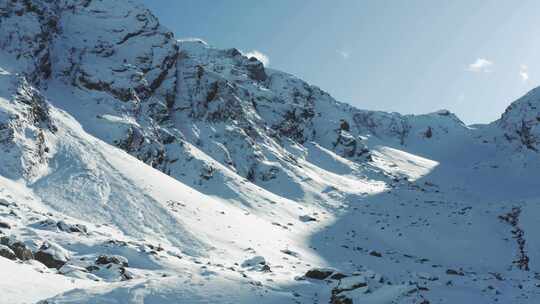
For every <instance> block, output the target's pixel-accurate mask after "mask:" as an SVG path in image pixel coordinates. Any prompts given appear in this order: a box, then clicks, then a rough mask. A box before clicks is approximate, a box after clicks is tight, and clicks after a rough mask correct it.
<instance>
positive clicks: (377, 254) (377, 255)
mask: <svg viewBox="0 0 540 304" xmlns="http://www.w3.org/2000/svg"><path fill="white" fill-rule="evenodd" d="M369 255H371V256H374V257H378V258H380V257H382V253H380V252H378V251H375V250H371V251H370V252H369Z"/></svg>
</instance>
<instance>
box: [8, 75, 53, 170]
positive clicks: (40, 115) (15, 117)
mask: <svg viewBox="0 0 540 304" xmlns="http://www.w3.org/2000/svg"><path fill="white" fill-rule="evenodd" d="M4 77H9V79H10V80H11V87H10V88H8V94H9V93H11V94H12V95H11V96H9V99H10V100H11V103H10V105H9V106H6V107H3V108H2V110H0V148H1V149H2V153H3V157H2V158H1V159H0V164H2V165H1V166H0V172H1V173H2V174H4V176H9V177H27V178H30V179H33V178H36V177H37V176H39V174H40V171H41V170H42V169H43V168H44V167H45V165H46V163H47V161H48V158H49V155H48V153H49V152H50V151H49V143H48V142H49V141H52V140H54V139H53V137H54V133H55V132H56V126H55V125H54V122H53V121H52V119H51V118H50V115H49V105H48V103H47V101H46V98H45V97H44V96H43V95H42V94H41V93H40V92H39V91H38V90H37V89H36V88H35V87H33V86H32V85H30V83H28V81H26V79H25V78H24V77H15V76H4ZM15 160H17V161H15Z"/></svg>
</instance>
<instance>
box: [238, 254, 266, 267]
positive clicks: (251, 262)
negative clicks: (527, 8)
mask: <svg viewBox="0 0 540 304" xmlns="http://www.w3.org/2000/svg"><path fill="white" fill-rule="evenodd" d="M257 265H266V259H265V258H264V257H263V256H260V255H258V256H254V257H252V258H250V259H247V260H245V261H244V262H243V263H242V267H253V266H257Z"/></svg>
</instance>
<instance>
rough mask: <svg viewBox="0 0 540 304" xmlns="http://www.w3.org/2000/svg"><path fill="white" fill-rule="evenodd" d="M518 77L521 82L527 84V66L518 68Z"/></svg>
mask: <svg viewBox="0 0 540 304" xmlns="http://www.w3.org/2000/svg"><path fill="white" fill-rule="evenodd" d="M519 76H521V80H523V82H527V80H529V67H528V66H527V65H525V64H522V65H521V66H520V67H519Z"/></svg>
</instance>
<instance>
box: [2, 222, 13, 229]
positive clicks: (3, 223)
mask: <svg viewBox="0 0 540 304" xmlns="http://www.w3.org/2000/svg"><path fill="white" fill-rule="evenodd" d="M0 228H4V229H11V225H10V224H8V223H6V222H0Z"/></svg>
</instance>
